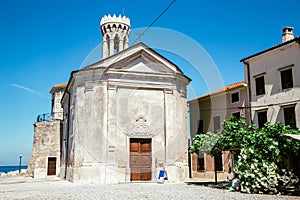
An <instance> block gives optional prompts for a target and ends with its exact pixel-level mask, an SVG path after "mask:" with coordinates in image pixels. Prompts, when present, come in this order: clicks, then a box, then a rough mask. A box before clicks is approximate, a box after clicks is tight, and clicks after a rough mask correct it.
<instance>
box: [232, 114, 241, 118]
mask: <svg viewBox="0 0 300 200" xmlns="http://www.w3.org/2000/svg"><path fill="white" fill-rule="evenodd" d="M232 116H234V117H235V118H237V119H240V117H241V113H240V112H234V113H232Z"/></svg>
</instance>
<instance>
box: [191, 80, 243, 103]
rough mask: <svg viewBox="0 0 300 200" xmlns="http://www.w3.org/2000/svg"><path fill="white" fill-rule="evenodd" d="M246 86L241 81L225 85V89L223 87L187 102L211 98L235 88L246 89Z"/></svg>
mask: <svg viewBox="0 0 300 200" xmlns="http://www.w3.org/2000/svg"><path fill="white" fill-rule="evenodd" d="M246 86H247V83H246V82H245V81H241V82H237V83H232V84H229V85H227V86H225V87H223V88H221V89H218V90H215V91H213V92H211V93H208V94H205V95H203V96H200V97H197V98H195V99H192V100H189V101H193V100H199V99H203V98H206V97H209V96H212V95H216V94H220V93H222V92H227V91H229V90H232V89H235V88H239V87H246Z"/></svg>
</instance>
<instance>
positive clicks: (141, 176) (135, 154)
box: [130, 138, 152, 181]
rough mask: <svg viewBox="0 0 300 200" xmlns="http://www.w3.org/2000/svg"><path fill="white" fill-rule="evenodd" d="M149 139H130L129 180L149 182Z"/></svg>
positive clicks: (150, 165)
mask: <svg viewBox="0 0 300 200" xmlns="http://www.w3.org/2000/svg"><path fill="white" fill-rule="evenodd" d="M151 152H152V150H151V139H133V138H132V139H130V180H131V181H149V180H151V167H152V155H151Z"/></svg>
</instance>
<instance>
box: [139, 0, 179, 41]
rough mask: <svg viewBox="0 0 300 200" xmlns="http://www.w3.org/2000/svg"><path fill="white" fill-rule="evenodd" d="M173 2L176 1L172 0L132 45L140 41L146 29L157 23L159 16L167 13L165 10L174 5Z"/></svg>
mask: <svg viewBox="0 0 300 200" xmlns="http://www.w3.org/2000/svg"><path fill="white" fill-rule="evenodd" d="M175 1H176V0H173V1H172V2H171V3H170V4H169V5H168V6H167V7H166V8H165V9H164V10H163V11H162V12H161V13H160V14H159V15H158V17H156V18H155V19H154V21H153V22H152V23H151V24H150V25H149V26H148V27H147V28H146V29H145V30H144V31H143V32H142V33H141V34H140V35H139V36H138V38H137V39H136V40H135V41H134V42H133V44H134V43H136V41H138V40H140V39H141V37H142V36H143V35H144V34H145V33H146V32H147V31H148V29H149V28H150V27H152V26H153V24H154V23H155V22H157V20H158V19H159V18H160V17H161V16H163V14H165V12H167V10H168V9H169V8H170V7H171V6H172V5H173V4H174V3H175Z"/></svg>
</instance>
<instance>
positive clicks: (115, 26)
mask: <svg viewBox="0 0 300 200" xmlns="http://www.w3.org/2000/svg"><path fill="white" fill-rule="evenodd" d="M100 30H101V34H102V58H106V57H108V56H112V55H113V54H115V53H118V52H120V51H122V50H123V49H126V48H127V47H128V36H129V33H130V19H129V18H128V17H125V16H123V17H122V16H121V15H119V16H118V17H117V16H116V14H114V15H113V16H111V15H107V16H106V15H105V16H104V17H102V19H101V21H100Z"/></svg>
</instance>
